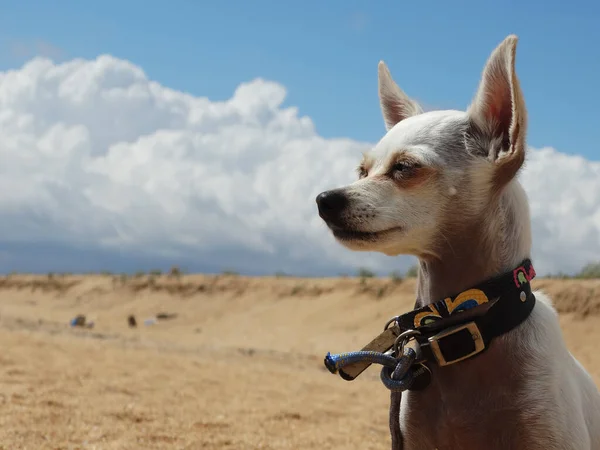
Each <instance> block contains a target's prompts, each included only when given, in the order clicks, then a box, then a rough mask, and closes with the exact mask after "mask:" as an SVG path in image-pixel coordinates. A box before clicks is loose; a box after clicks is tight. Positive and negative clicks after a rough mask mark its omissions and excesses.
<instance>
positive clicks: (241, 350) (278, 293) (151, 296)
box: [0, 271, 600, 450]
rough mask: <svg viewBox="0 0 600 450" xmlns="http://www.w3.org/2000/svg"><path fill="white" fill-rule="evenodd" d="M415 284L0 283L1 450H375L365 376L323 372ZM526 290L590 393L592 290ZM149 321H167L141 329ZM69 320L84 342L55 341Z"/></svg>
mask: <svg viewBox="0 0 600 450" xmlns="http://www.w3.org/2000/svg"><path fill="white" fill-rule="evenodd" d="M414 283H415V280H414V279H412V278H406V279H404V280H402V279H400V277H392V278H390V279H380V278H371V277H363V278H362V279H361V278H336V279H304V278H295V277H288V276H283V275H280V276H277V277H264V278H248V277H243V276H239V275H236V274H224V275H219V276H201V275H183V274H181V273H180V272H177V271H175V273H169V274H164V275H159V274H158V273H154V274H151V275H142V274H140V275H138V276H133V277H125V276H120V275H110V274H104V275H89V276H70V275H66V276H62V275H52V276H43V277H42V276H27V275H11V276H7V277H0V339H1V343H2V349H3V352H2V354H1V355H0V384H1V390H0V392H1V393H0V404H1V405H2V408H1V409H0V449H11V450H12V449H26V448H27V449H84V448H85V449H87V448H89V449H92V448H95V449H136V448H139V449H159V448H161V449H162V448H186V449H203V448H206V449H259V448H261V449H311V448H314V449H317V448H319V449H320V448H331V449H338V448H339V449H342V448H344V449H345V448H361V449H376V448H377V449H378V448H385V447H386V446H387V445H389V437H388V432H387V416H386V408H387V401H388V398H387V391H386V390H385V388H384V387H383V386H382V385H381V384H380V382H379V381H378V371H377V370H375V369H370V370H369V371H367V372H366V373H365V374H364V375H363V376H362V377H361V378H360V379H359V380H357V381H355V382H351V383H348V382H344V381H343V380H341V379H340V378H337V377H334V376H332V375H330V374H329V373H327V372H326V371H325V370H324V369H323V365H322V358H323V356H324V354H325V353H326V352H327V351H333V352H339V351H345V350H353V349H356V348H359V347H361V346H362V345H363V344H364V343H366V342H367V341H369V340H370V338H371V337H372V336H373V335H374V334H376V333H377V332H378V331H379V330H380V328H381V326H382V324H383V323H384V322H385V321H386V320H387V318H389V317H391V316H393V315H395V314H398V313H400V312H403V311H406V310H408V309H410V308H411V306H412V302H413V292H414V287H415V286H414ZM535 287H536V288H542V289H544V290H545V291H547V292H548V293H550V294H551V295H552V296H553V298H554V301H555V303H556V306H557V308H558V309H559V311H560V312H561V323H562V325H563V329H564V332H565V337H566V339H567V343H568V345H569V347H570V348H571V350H572V351H573V352H574V353H575V354H576V356H577V357H578V358H579V359H580V360H581V362H582V363H583V364H584V365H585V366H586V367H587V368H588V370H590V372H591V373H592V374H593V376H594V378H595V379H596V381H597V382H599V381H600V354H599V353H598V352H597V349H596V347H597V343H598V337H599V336H600V330H599V329H600V327H599V326H598V325H600V281H599V280H544V279H541V280H536V281H535ZM162 312H168V313H175V314H177V317H176V318H174V319H171V320H166V321H164V322H161V321H159V322H158V323H157V324H155V325H153V326H144V325H143V320H144V319H145V318H148V317H152V316H155V315H156V314H157V313H162ZM77 314H85V315H86V316H87V318H88V320H93V321H94V322H95V327H94V328H93V329H90V330H86V329H71V328H69V326H68V322H69V320H70V319H71V318H72V317H74V316H75V315H77ZM130 314H134V315H135V316H136V317H137V319H138V320H137V322H138V327H137V328H134V329H131V328H129V327H128V323H127V317H128V316H129V315H130ZM575 323H576V325H577V326H570V325H572V324H575ZM350 429H351V430H353V433H348V432H347V431H348V430H350ZM355 436H361V438H362V441H361V442H360V444H357V442H356V441H355Z"/></svg>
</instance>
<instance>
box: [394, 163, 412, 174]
mask: <svg viewBox="0 0 600 450" xmlns="http://www.w3.org/2000/svg"><path fill="white" fill-rule="evenodd" d="M408 169H410V166H409V165H408V164H406V163H404V162H398V163H396V164H394V166H393V167H392V170H393V171H394V172H404V171H407V170H408Z"/></svg>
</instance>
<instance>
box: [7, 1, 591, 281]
mask: <svg viewBox="0 0 600 450" xmlns="http://www.w3.org/2000/svg"><path fill="white" fill-rule="evenodd" d="M499 5H500V3H498V2H496V3H492V2H481V1H470V0H469V1H456V2H449V1H429V2H401V1H387V0H386V1H383V0H382V1H378V2H374V1H373V2H370V3H369V2H364V1H363V2H358V1H353V0H352V1H338V0H330V1H327V2H323V1H320V2H318V1H312V0H311V1H303V2H283V1H274V0H273V1H265V0H255V1H242V0H239V1H236V2H224V1H221V2H218V1H213V2H202V1H196V2H194V1H171V2H158V1H152V0H146V1H141V0H121V1H114V0H105V1H102V2H91V1H87V2H86V1H82V0H78V1H73V0H61V1H58V2H50V1H41V0H38V1H31V0H19V1H18V2H17V1H12V2H8V1H2V0H0V72H5V71H8V70H13V72H12V74H11V75H10V76H0V160H2V161H8V162H7V163H6V164H3V165H0V188H1V189H0V190H2V192H3V195H2V196H1V197H0V272H9V271H11V270H20V271H37V272H43V271H85V270H104V269H106V270H128V271H137V270H141V269H152V268H156V267H158V268H162V269H164V268H168V267H169V266H170V265H171V264H180V265H182V266H184V267H185V268H187V269H189V270H196V271H220V270H223V269H230V270H239V271H241V272H246V273H253V274H255V273H256V274H259V273H273V272H275V271H280V270H282V271H285V272H288V273H298V274H311V275H315V274H337V273H350V272H352V271H354V270H355V269H356V267H360V266H361V265H363V264H364V265H367V266H368V267H370V268H373V269H376V270H378V271H379V272H380V273H386V272H390V271H392V270H398V269H399V270H404V269H405V268H406V267H407V264H409V263H412V260H409V259H406V258H396V259H393V258H387V259H386V257H383V256H381V255H373V254H357V253H354V252H350V251H349V250H346V249H343V248H342V247H341V246H340V245H338V244H337V243H335V242H334V239H333V238H332V237H331V236H330V234H329V232H328V231H327V230H326V228H325V226H324V224H323V223H322V221H320V219H319V218H318V216H317V213H316V206H315V202H314V197H315V196H316V194H317V193H318V192H320V190H325V189H327V188H330V187H332V186H337V185H339V183H342V182H344V183H345V182H347V181H348V180H347V178H348V177H352V176H353V168H354V167H355V165H356V162H357V157H358V155H359V154H360V151H362V150H364V149H365V148H366V147H365V146H364V145H363V143H367V144H368V143H375V142H376V141H378V140H379V139H380V138H381V137H382V136H383V134H384V126H383V120H382V117H381V112H380V110H379V103H378V98H377V63H378V61H379V60H381V59H383V60H385V61H386V63H387V64H388V66H389V67H390V69H391V72H392V74H393V76H394V78H395V80H396V81H397V82H398V84H399V85H400V86H401V87H402V88H403V89H404V90H405V91H406V92H407V93H408V94H409V95H410V96H412V97H414V98H415V99H417V100H419V101H420V102H421V103H422V104H423V105H424V106H425V107H426V108H427V109H450V108H452V109H464V108H466V107H467V105H468V104H469V102H470V101H471V98H472V96H473V95H474V93H475V91H476V88H477V84H478V82H479V78H480V75H481V72H482V69H483V67H484V63H485V61H486V59H487V57H488V56H489V54H490V53H491V52H492V50H493V49H494V48H495V47H496V46H497V45H498V44H499V43H500V42H501V41H502V40H503V39H504V38H505V37H506V36H507V35H508V34H511V33H514V34H517V35H518V36H519V37H520V42H519V46H518V50H517V72H518V75H519V77H520V79H521V84H522V87H523V90H524V93H525V99H526V103H527V106H528V110H529V127H528V133H529V144H530V145H531V146H532V147H535V148H538V149H539V148H542V147H546V146H547V147H553V148H554V149H556V150H557V151H553V150H545V151H532V152H530V155H529V156H530V161H532V162H533V163H532V164H531V165H529V166H530V167H531V170H529V169H528V172H527V173H526V175H524V177H523V179H524V185H525V187H526V189H527V191H528V194H529V195H530V200H531V202H530V203H531V205H532V227H533V230H534V248H533V256H534V257H539V259H538V260H539V261H540V265H538V267H539V268H541V271H544V270H545V271H549V272H559V271H565V272H573V271H575V270H578V269H579V268H580V267H581V266H582V265H583V264H585V263H586V262H588V261H590V260H595V259H597V258H598V254H600V215H599V214H598V211H599V210H600V147H599V146H598V140H597V137H596V130H597V129H598V126H599V125H600V107H599V105H600V90H599V89H598V88H597V83H598V80H600V26H599V25H598V24H599V23H600V3H598V2H596V3H593V2H591V1H589V2H579V3H577V4H575V3H573V2H569V3H566V2H558V1H555V0H551V1H546V2H542V1H528V2H523V3H520V2H517V1H509V2H503V3H502V4H501V8H499ZM99 55H112V56H113V57H106V58H98V56H99ZM35 56H44V57H49V58H51V59H52V60H53V61H54V62H55V63H56V64H57V65H52V64H50V63H46V62H42V61H38V62H37V63H35V64H28V65H25V66H24V64H25V63H26V62H27V61H30V60H31V59H32V58H34V57H35ZM75 58H83V59H84V60H85V61H79V62H76V63H70V64H63V65H60V63H62V62H67V61H72V60H74V59H75ZM128 62H130V63H132V64H133V65H132V64H130V63H128ZM138 67H139V68H141V69H143V71H144V72H145V74H146V76H147V77H146V76H144V75H143V74H142V73H141V72H140V70H139V69H138ZM148 78H149V79H150V80H152V81H156V82H157V83H158V84H155V83H153V82H150V81H149V80H148ZM257 78H262V79H264V80H271V81H272V82H273V83H269V82H264V83H262V82H257V81H255V82H253V83H248V82H251V81H252V80H255V79H257ZM243 83H246V84H243ZM282 86H283V88H282ZM284 88H285V89H284ZM236 90H237V92H238V93H239V92H242V94H240V95H238V94H235V95H234V92H236ZM183 93H187V94H190V95H187V94H183ZM197 97H208V98H209V99H210V100H211V101H212V103H210V102H205V101H199V100H198V99H197ZM283 98H285V100H284V103H283V105H280V103H279V100H280V99H283ZM221 100H228V102H227V103H215V101H221ZM287 106H295V107H298V109H299V114H300V115H301V116H306V117H308V118H310V119H311V120H312V123H314V126H315V127H316V131H315V130H314V129H313V128H312V126H311V122H310V121H307V120H303V119H300V118H298V117H297V116H295V115H294V114H293V113H290V111H289V110H287V109H286V107H287ZM272 125H273V126H272ZM165 131H169V132H171V134H169V136H170V137H166V134H165V133H164V132H165ZM167 134H168V133H167ZM257 136H258V137H257ZM322 138H325V139H322ZM335 138H343V139H335ZM169 139H170V140H169ZM90 148H91V149H94V155H92V156H90V154H88V150H89V149H90ZM298 155H301V156H298ZM573 155H580V156H581V157H583V158H581V157H574V156H573ZM315 161H318V164H315V163H314V162H315ZM332 167H333V168H334V170H331V168H332ZM336 183H337V184H336ZM240 186H241V187H243V189H240ZM305 240H306V242H307V243H305Z"/></svg>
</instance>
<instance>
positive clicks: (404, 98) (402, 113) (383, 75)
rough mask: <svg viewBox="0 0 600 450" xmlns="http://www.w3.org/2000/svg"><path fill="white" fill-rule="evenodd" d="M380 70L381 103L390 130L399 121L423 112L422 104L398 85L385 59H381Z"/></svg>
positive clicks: (387, 127) (384, 118) (386, 124)
mask: <svg viewBox="0 0 600 450" xmlns="http://www.w3.org/2000/svg"><path fill="white" fill-rule="evenodd" d="M378 72H379V103H380V105H381V112H382V113H383V120H384V122H385V127H386V129H387V130H388V131H389V130H390V129H391V128H392V127H393V126H394V125H396V124H397V123H398V122H401V121H402V120H404V119H406V118H408V117H410V116H416V115H417V114H421V113H422V112H423V109H422V108H421V106H420V105H419V104H418V103H417V102H416V101H414V100H412V99H411V98H410V97H408V95H406V94H405V93H404V91H403V90H402V89H400V88H399V87H398V85H397V84H396V82H395V81H394V80H393V78H392V75H391V74H390V71H389V69H388V68H387V66H386V65H385V63H384V62H383V61H379V66H378Z"/></svg>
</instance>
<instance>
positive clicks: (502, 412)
mask: <svg viewBox="0 0 600 450" xmlns="http://www.w3.org/2000/svg"><path fill="white" fill-rule="evenodd" d="M499 350H500V349H499V348H498V347H497V346H495V348H491V349H490V350H489V353H488V354H487V355H485V356H483V357H482V358H480V359H478V360H477V361H475V360H473V361H465V362H464V363H463V364H462V366H461V367H458V365H457V366H456V367H447V368H443V372H442V371H441V370H439V369H438V370H434V373H433V381H432V383H431V385H429V386H428V387H427V388H426V389H425V390H423V391H420V392H406V393H404V394H403V396H402V405H401V414H400V418H401V428H402V434H403V439H404V445H405V450H433V449H438V450H481V449H486V450H506V449H514V450H521V449H523V450H525V449H528V450H529V449H532V448H536V447H535V445H534V444H533V442H532V436H530V434H529V431H528V430H527V426H526V422H525V421H524V420H523V405H522V401H521V400H520V398H521V393H522V391H523V388H524V384H523V382H524V380H523V377H522V376H520V375H517V374H519V371H518V370H517V368H516V367H512V365H513V364H516V361H513V362H508V361H506V359H505V360H504V361H505V362H504V363H503V364H498V362H499V358H497V356H498V353H499Z"/></svg>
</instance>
